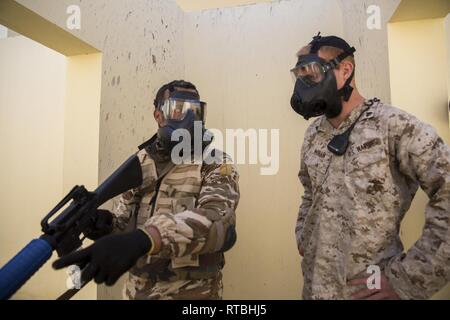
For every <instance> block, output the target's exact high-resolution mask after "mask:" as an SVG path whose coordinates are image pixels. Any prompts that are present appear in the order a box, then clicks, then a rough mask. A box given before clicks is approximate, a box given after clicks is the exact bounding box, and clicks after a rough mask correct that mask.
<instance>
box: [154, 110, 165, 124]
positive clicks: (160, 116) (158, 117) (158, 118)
mask: <svg viewBox="0 0 450 320" xmlns="http://www.w3.org/2000/svg"><path fill="white" fill-rule="evenodd" d="M153 117H154V118H155V120H156V122H157V123H158V125H159V126H161V124H162V123H163V122H164V116H163V114H162V112H161V110H159V109H156V108H155V110H154V111H153Z"/></svg>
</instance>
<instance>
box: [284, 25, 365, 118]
mask: <svg viewBox="0 0 450 320" xmlns="http://www.w3.org/2000/svg"><path fill="white" fill-rule="evenodd" d="M310 45H311V51H310V54H307V55H302V56H299V58H298V62H297V64H296V66H295V68H294V69H292V70H291V72H292V73H293V75H294V77H295V79H296V82H295V89H294V93H293V95H292V98H291V106H292V108H293V109H294V111H295V112H297V113H298V114H300V115H301V116H303V117H304V118H305V119H306V120H308V119H309V118H311V117H318V116H321V115H325V116H326V117H327V118H334V117H337V116H338V115H339V114H340V113H341V112H342V101H341V98H342V99H343V100H344V101H348V100H349V99H350V96H351V95H352V92H353V88H352V87H351V86H350V83H351V82H352V79H353V77H354V72H353V73H352V75H351V76H350V77H349V78H348V79H347V81H346V82H345V84H344V86H343V87H342V88H341V89H339V90H338V89H337V82H336V77H335V75H334V72H333V70H334V69H335V68H336V67H337V66H338V65H339V64H340V63H341V62H342V60H344V59H345V58H347V57H349V56H353V53H354V52H355V51H356V50H355V48H353V47H350V46H349V45H348V43H347V42H345V41H344V40H343V39H341V38H338V37H334V36H330V37H321V36H320V33H319V35H317V36H316V37H314V38H313V41H312V42H311V43H310ZM323 46H330V47H335V48H339V49H342V50H343V51H344V52H343V53H341V54H340V55H339V56H338V57H336V58H335V59H333V60H332V61H330V62H327V61H325V60H324V59H321V58H320V57H319V56H318V55H317V53H318V51H319V49H320V48H321V47H323Z"/></svg>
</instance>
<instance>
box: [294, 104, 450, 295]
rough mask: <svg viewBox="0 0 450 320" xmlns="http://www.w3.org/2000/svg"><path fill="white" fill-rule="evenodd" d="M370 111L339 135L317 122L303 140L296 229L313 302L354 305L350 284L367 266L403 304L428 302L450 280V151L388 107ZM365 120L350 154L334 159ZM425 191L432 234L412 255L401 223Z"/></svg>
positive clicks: (430, 130) (355, 113) (417, 123)
mask: <svg viewBox="0 0 450 320" xmlns="http://www.w3.org/2000/svg"><path fill="white" fill-rule="evenodd" d="M366 108H367V106H365V105H364V106H360V107H358V108H356V109H354V110H353V111H352V113H351V115H350V117H349V118H348V119H347V120H346V121H345V122H343V123H342V125H341V126H340V127H339V128H338V129H334V128H333V127H332V126H331V124H330V123H329V122H328V121H327V120H326V118H324V117H321V118H318V119H316V120H315V121H314V123H312V125H311V126H310V127H309V128H308V130H307V132H306V135H305V140H304V144H303V147H302V157H301V168H300V172H299V178H300V181H301V183H302V185H303V186H304V189H305V192H304V194H303V197H302V202H301V205H300V210H299V215H298V221H297V225H296V237H297V242H298V245H299V246H300V247H301V248H303V250H304V258H303V261H302V269H303V273H304V290H303V296H304V298H305V299H348V298H349V297H350V295H351V293H352V292H354V291H352V292H351V290H350V289H349V287H348V286H347V285H346V284H347V281H349V280H352V279H355V278H360V277H364V276H368V274H367V273H366V270H367V267H368V266H369V265H378V266H380V268H381V269H382V270H383V271H384V273H385V275H386V276H387V277H388V279H389V281H390V283H391V285H392V287H393V288H394V290H395V291H396V292H397V294H398V295H399V296H400V297H401V298H402V299H426V298H429V297H430V296H431V295H432V294H434V293H435V292H437V291H438V290H439V289H441V288H442V287H443V286H444V285H446V284H447V283H448V282H449V281H450V238H449V237H450V232H449V230H450V229H449V216H450V148H449V147H448V146H447V145H446V144H445V143H444V142H443V141H442V139H441V138H440V137H439V136H438V135H437V134H436V132H435V130H434V129H433V128H432V127H430V126H429V125H426V124H424V123H422V122H420V121H419V120H418V119H416V118H415V117H414V116H412V115H410V114H408V113H406V112H403V111H401V110H399V109H397V108H394V107H391V106H388V105H385V104H383V103H381V102H376V103H374V105H373V106H372V107H370V108H369V109H368V110H367V111H365V112H364V110H365V109H366ZM361 112H364V114H363V115H362V117H361V119H360V120H359V121H358V123H357V124H356V126H355V128H354V130H353V132H352V134H351V136H350V145H349V148H348V150H347V152H346V154H345V155H344V156H341V157H340V156H336V155H334V154H332V153H331V152H329V151H328V150H327V144H328V143H329V141H330V140H331V138H332V137H333V136H334V135H336V134H340V133H342V132H344V131H345V130H346V129H347V128H348V127H349V126H350V125H351V124H352V123H353V122H354V121H355V119H357V117H358V116H359V115H360V114H361ZM419 186H420V187H421V188H422V189H423V190H424V191H425V192H426V193H427V195H428V197H429V202H428V205H427V207H426V210H425V227H424V229H423V234H422V236H421V238H420V239H419V240H418V241H417V242H416V243H415V245H414V246H413V247H412V248H411V249H409V250H408V251H407V252H406V253H404V252H403V246H402V243H401V241H400V237H399V228H400V223H401V221H402V219H403V217H404V215H405V213H406V212H407V210H408V209H409V207H410V205H411V201H412V199H413V197H414V195H415V193H416V191H417V190H418V187H419ZM355 289H358V288H355Z"/></svg>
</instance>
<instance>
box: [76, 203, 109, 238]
mask: <svg viewBox="0 0 450 320" xmlns="http://www.w3.org/2000/svg"><path fill="white" fill-rule="evenodd" d="M96 211H97V212H96V213H95V221H94V224H93V225H92V226H91V227H90V228H89V229H87V230H85V231H84V232H83V234H84V235H85V236H86V238H88V239H91V240H97V239H100V238H101V237H103V236H106V235H108V234H110V233H111V232H112V231H113V228H114V226H113V221H114V219H113V214H112V213H111V212H109V211H108V210H100V209H98V210H96Z"/></svg>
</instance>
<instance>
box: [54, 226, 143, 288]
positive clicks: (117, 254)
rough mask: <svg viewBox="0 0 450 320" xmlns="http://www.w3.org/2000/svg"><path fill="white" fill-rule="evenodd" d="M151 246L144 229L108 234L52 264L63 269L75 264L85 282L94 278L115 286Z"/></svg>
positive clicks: (97, 281)
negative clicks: (81, 270) (80, 270)
mask: <svg viewBox="0 0 450 320" xmlns="http://www.w3.org/2000/svg"><path fill="white" fill-rule="evenodd" d="M150 249H152V241H151V240H150V238H149V236H148V235H147V234H146V233H144V232H143V231H141V230H139V229H138V230H135V231H132V232H129V233H124V234H118V235H109V236H106V237H104V238H102V239H100V240H98V241H96V242H95V243H94V244H93V245H91V246H89V247H87V248H86V249H82V250H80V251H75V252H72V253H70V254H68V255H66V256H64V257H62V258H60V259H58V260H56V261H55V262H54V263H53V268H55V269H62V268H64V267H67V266H70V265H73V264H76V265H78V266H79V267H80V268H81V269H83V272H82V274H81V281H82V283H85V282H88V281H90V280H92V279H95V282H96V283H103V282H105V284H106V285H108V286H112V285H113V284H114V283H115V282H116V281H117V280H118V279H119V278H120V276H122V275H123V274H124V273H125V272H127V271H128V270H129V269H130V268H131V267H132V266H133V265H134V264H135V263H136V262H137V260H138V259H139V258H140V257H141V256H143V255H145V254H146V253H148V252H149V251H150Z"/></svg>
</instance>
